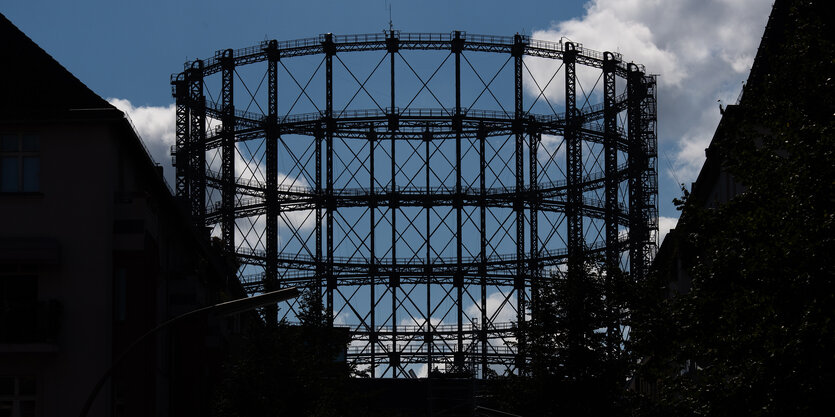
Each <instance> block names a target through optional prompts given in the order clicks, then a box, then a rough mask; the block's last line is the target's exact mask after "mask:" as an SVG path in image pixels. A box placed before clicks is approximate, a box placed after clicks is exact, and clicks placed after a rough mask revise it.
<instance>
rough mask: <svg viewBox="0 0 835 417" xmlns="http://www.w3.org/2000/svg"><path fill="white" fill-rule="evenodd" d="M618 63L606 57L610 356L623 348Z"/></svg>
mask: <svg viewBox="0 0 835 417" xmlns="http://www.w3.org/2000/svg"><path fill="white" fill-rule="evenodd" d="M616 68H617V61H616V60H615V55H614V54H612V53H611V52H604V53H603V159H604V164H603V167H604V172H605V175H606V180H605V184H604V186H605V190H604V192H605V197H604V198H605V214H604V221H605V223H606V280H605V288H604V291H605V295H606V305H607V306H606V309H607V315H608V316H609V317H608V320H607V323H605V324H606V343H607V345H608V348H609V351H610V352H613V353H614V352H615V351H616V350H617V349H618V348H619V346H620V320H619V316H620V314H619V310H620V307H619V306H618V305H616V304H615V302H614V299H613V297H614V292H615V291H614V288H615V286H616V285H617V283H616V282H614V281H613V280H614V279H615V277H617V276H619V274H618V271H619V269H620V262H619V258H620V248H619V246H618V183H619V180H618V172H617V171H618V143H617V139H618V132H617V128H618V125H617V108H616V103H615V101H616V94H617V93H616V89H615V81H616V77H615V70H616Z"/></svg>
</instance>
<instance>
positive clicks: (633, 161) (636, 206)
mask: <svg viewBox="0 0 835 417" xmlns="http://www.w3.org/2000/svg"><path fill="white" fill-rule="evenodd" d="M642 78H643V74H642V73H641V72H640V71H639V69H638V67H637V66H636V65H635V64H629V67H628V71H627V75H626V94H627V109H626V111H627V119H628V123H629V126H628V142H629V146H628V151H629V155H628V156H627V159H628V163H629V270H630V272H631V275H632V279H634V280H640V279H642V278H643V274H644V269H645V264H644V256H643V242H644V235H645V234H646V226H645V225H644V216H643V214H642V212H641V209H642V205H643V201H644V193H643V187H642V184H641V174H642V172H643V170H644V168H645V165H646V161H645V158H644V156H643V145H642V143H641V99H642V96H643V94H642V91H641V90H642V88H641V87H642V85H641V80H642Z"/></svg>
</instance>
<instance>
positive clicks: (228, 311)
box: [80, 287, 300, 417]
mask: <svg viewBox="0 0 835 417" xmlns="http://www.w3.org/2000/svg"><path fill="white" fill-rule="evenodd" d="M299 294H300V293H299V290H298V289H297V288H296V287H290V288H284V289H280V290H276V291H270V292H267V293H263V294H259V295H255V296H252V297H246V298H239V299H237V300H232V301H226V302H223V303H218V304H214V305H210V306H208V307H203V308H198V309H197V310H192V311H189V312H187V313H184V314H181V315H179V316H177V317H174V318H172V319H169V320H166V321H164V322H162V323H160V324H159V325H157V326H156V327H154V328H153V329H151V330H148V331H147V332H145V334H143V335H142V336H140V337H139V338H137V339H136V340H134V341H133V343H131V344H130V345H129V346H128V347H127V348H126V349H125V350H123V351H122V353H121V354H119V356H118V357H116V360H114V361H113V365H111V366H110V368H109V369H108V370H107V372H105V373H104V375H102V377H101V378H99V380H98V382H97V383H96V386H95V387H94V388H93V392H91V393H90V395H89V396H88V397H87V401H85V402H84V407H83V408H82V409H81V414H80V416H81V417H86V416H87V414H88V413H89V412H90V408H92V406H93V401H95V400H96V397H97V396H98V393H99V391H101V389H102V387H104V384H105V383H107V380H108V379H110V376H111V375H112V374H113V370H114V369H116V367H118V366H119V364H121V363H122V361H123V360H124V359H125V357H127V355H128V354H129V353H130V352H131V351H132V350H133V349H134V348H136V346H138V345H139V344H140V343H142V342H144V341H145V339H147V338H148V337H150V336H152V335H154V334H156V333H157V332H159V331H160V330H162V329H164V328H166V327H168V326H171V325H172V324H175V323H177V322H179V321H183V320H185V319H188V318H191V317H196V316H199V315H202V314H209V313H215V314H218V315H227V316H228V315H233V314H237V313H242V312H244V311H249V310H254V309H256V308H258V307H263V306H265V305H270V304H275V303H278V302H280V301H285V300H289V299H291V298H296V297H298V296H299Z"/></svg>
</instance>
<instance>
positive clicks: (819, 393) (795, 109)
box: [636, 1, 835, 416]
mask: <svg viewBox="0 0 835 417" xmlns="http://www.w3.org/2000/svg"><path fill="white" fill-rule="evenodd" d="M823 3H824V2H810V1H786V2H782V1H778V2H777V3H776V4H775V9H774V11H773V13H772V18H771V20H770V23H769V28H768V29H767V31H766V35H765V38H764V39H765V40H764V42H763V45H761V47H760V51H759V53H758V58H757V62H756V63H755V66H754V68H753V69H752V74H751V77H750V78H749V81H748V85H747V86H746V89H745V93H744V96H743V99H742V101H741V103H740V105H739V106H738V109H735V111H734V112H733V113H732V114H729V113H728V112H726V113H725V117H726V118H727V117H729V116H730V117H732V119H731V120H729V121H728V122H729V124H728V126H730V127H731V128H729V129H726V131H725V134H724V135H723V136H721V137H717V139H715V145H716V146H717V148H716V149H717V152H716V155H718V156H720V157H722V160H723V167H724V169H726V170H727V171H728V172H730V173H731V174H732V175H733V176H734V177H735V178H736V179H737V180H738V181H740V182H741V183H742V184H743V185H745V187H746V190H745V192H744V193H743V194H741V195H739V196H737V197H736V198H734V199H733V200H731V201H730V202H728V203H727V204H725V205H722V206H720V207H718V208H712V209H706V208H701V207H699V206H698V205H696V204H693V203H692V202H686V203H685V205H684V214H683V215H682V219H683V220H685V217H686V221H685V224H683V225H681V226H680V227H678V228H677V229H681V230H680V231H681V232H682V234H683V236H684V238H683V241H682V242H681V245H682V246H683V248H684V249H683V250H682V251H681V253H682V254H684V255H685V256H684V257H683V258H682V263H683V264H684V265H685V266H686V267H687V268H688V270H689V272H690V276H691V277H692V280H693V284H692V291H691V292H690V293H689V294H687V295H684V296H679V297H676V298H674V299H668V300H663V301H660V302H658V304H657V306H655V307H647V308H646V310H645V311H643V312H642V313H641V317H642V318H643V320H642V324H641V326H640V327H639V329H638V330H637V331H636V335H637V337H638V339H639V342H638V345H639V346H640V350H642V352H643V353H644V355H645V357H646V358H652V363H648V365H647V366H645V367H644V369H643V370H642V372H643V374H644V375H647V376H650V377H651V378H655V379H657V380H659V381H660V383H659V391H658V395H657V397H656V398H654V399H652V400H651V401H649V402H648V404H646V405H647V406H646V407H644V408H643V411H645V412H647V413H650V412H657V413H659V414H665V415H669V414H676V415H711V416H714V415H763V416H768V415H775V416H776V415H814V414H815V413H816V412H817V410H824V409H826V408H828V406H829V396H830V393H831V392H835V385H834V381H835V355H833V353H832V352H835V321H833V319H834V318H835V317H834V316H835V260H833V257H832V254H835V139H834V138H833V128H834V127H835V126H834V125H833V123H835V117H833V111H835V101H834V100H835V81H833V78H832V77H833V75H835V58H833V47H835V45H833V41H832V36H831V33H833V32H832V27H831V26H832V19H831V15H830V14H829V13H830V12H828V11H827V8H826V6H824V5H823ZM828 16H829V17H828ZM827 28H828V29H827ZM725 122H726V121H725V120H724V119H723V123H725ZM659 279H660V280H661V281H659V282H656V283H655V284H656V286H659V285H661V284H663V279H664V277H659ZM679 371H680V372H679Z"/></svg>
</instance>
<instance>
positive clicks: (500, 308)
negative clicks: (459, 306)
mask: <svg viewBox="0 0 835 417" xmlns="http://www.w3.org/2000/svg"><path fill="white" fill-rule="evenodd" d="M464 311H465V312H466V314H467V316H469V317H481V303H478V304H475V303H474V304H471V305H469V306H467V307H466V308H465V309H464ZM491 317H495V318H494V319H493V320H492V322H493V323H496V324H498V323H510V322H515V321H516V295H515V294H513V295H511V296H510V297H509V299H507V301H505V294H503V293H502V292H500V291H496V292H493V293H491V294H489V295H488V296H487V318H488V320H489V319H490V318H491Z"/></svg>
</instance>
